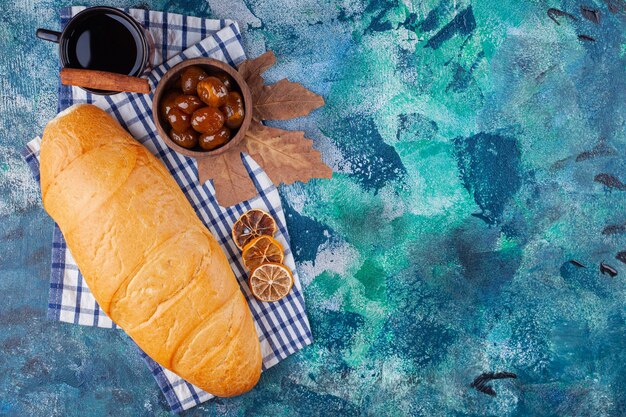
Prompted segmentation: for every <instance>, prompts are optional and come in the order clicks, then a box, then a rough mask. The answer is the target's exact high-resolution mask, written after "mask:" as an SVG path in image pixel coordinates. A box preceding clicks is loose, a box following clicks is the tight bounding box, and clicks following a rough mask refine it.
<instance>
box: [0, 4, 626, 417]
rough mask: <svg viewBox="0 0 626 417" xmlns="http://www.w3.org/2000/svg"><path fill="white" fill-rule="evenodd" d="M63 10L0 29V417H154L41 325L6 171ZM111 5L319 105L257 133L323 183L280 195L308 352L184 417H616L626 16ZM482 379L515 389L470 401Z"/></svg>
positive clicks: (37, 227) (119, 357) (15, 187)
mask: <svg viewBox="0 0 626 417" xmlns="http://www.w3.org/2000/svg"><path fill="white" fill-rule="evenodd" d="M70 4H71V3H70V2H67V1H59V0H46V1H43V0H34V1H25V0H16V1H7V2H3V3H2V13H0V52H1V53H0V80H1V82H2V85H1V89H0V294H2V299H1V300H2V301H1V302H0V352H1V354H0V415H7V416H102V415H112V416H152V415H167V414H168V411H167V406H166V404H165V401H164V399H163V398H162V396H161V395H160V393H159V390H158V388H157V386H156V383H155V382H154V380H153V379H152V377H151V376H150V374H149V372H148V371H147V369H146V367H145V366H144V364H143V362H142V361H141V360H140V359H139V357H138V355H137V354H136V352H135V350H134V348H133V347H132V346H131V344H130V343H129V342H128V339H127V338H126V337H125V336H124V335H123V334H121V333H119V332H114V331H107V330H103V329H93V328H84V327H81V326H73V325H68V324H60V323H54V322H48V321H46V320H45V319H44V317H45V311H46V304H47V288H48V272H49V263H50V236H51V233H52V221H51V220H50V219H49V218H48V217H47V215H46V214H45V213H44V212H43V210H42V208H41V206H40V201H39V195H38V188H37V185H36V184H35V183H34V182H33V180H32V179H31V177H30V174H29V172H28V169H27V167H26V165H25V164H24V163H23V162H22V161H21V158H20V157H19V152H18V151H19V149H20V148H21V147H22V146H23V145H24V144H25V143H26V142H27V141H28V140H29V139H30V138H32V137H33V136H34V135H36V134H39V133H40V132H41V130H42V129H43V127H44V125H45V123H46V121H47V120H48V119H50V118H51V117H53V116H54V113H55V108H56V86H57V63H58V58H57V55H56V50H55V48H54V47H53V45H51V44H48V43H44V42H41V41H36V40H35V39H34V36H33V35H34V32H35V29H36V28H38V27H47V28H52V29H54V28H58V24H57V15H56V11H55V9H56V8H57V7H60V6H66V5H70ZM84 4H87V5H96V4H98V3H96V2H94V1H90V2H87V3H84ZM109 4H110V5H114V6H122V7H148V8H151V9H155V10H166V11H171V12H178V13H187V14H190V15H197V16H208V17H224V18H226V17H228V18H234V19H237V20H238V21H239V22H240V25H241V28H242V30H243V32H244V36H245V42H246V46H247V50H248V52H249V53H250V55H252V56H255V55H258V54H260V53H261V52H263V51H265V50H266V49H272V50H274V51H275V53H276V55H277V57H278V63H277V65H276V66H275V67H274V68H272V69H271V70H270V71H268V77H267V78H268V79H269V80H270V81H275V80H277V79H280V78H283V77H285V76H288V77H289V78H290V79H291V80H293V81H299V82H302V83H303V84H305V85H306V86H307V87H309V88H310V89H312V90H313V91H316V92H317V93H320V94H322V95H323V96H324V97H325V98H326V101H327V105H326V106H325V107H324V108H322V109H320V110H318V111H316V112H314V113H313V114H312V115H311V116H310V117H307V118H303V119H297V120H293V121H288V122H280V123H276V125H280V126H282V127H285V128H290V129H295V128H298V129H303V130H305V131H306V132H307V135H308V136H309V137H311V138H312V139H314V140H315V143H316V147H317V148H318V149H320V150H321V152H322V155H323V158H324V160H325V161H326V162H328V163H329V164H330V165H331V166H332V167H333V169H334V170H335V172H336V174H335V176H334V178H333V180H332V181H311V182H310V183H308V184H304V185H303V184H296V185H292V186H289V187H282V188H281V195H282V197H283V202H284V205H285V209H286V210H287V214H288V222H289V228H290V231H291V235H292V239H293V242H292V245H293V248H294V251H295V254H296V260H297V262H298V268H299V271H300V273H301V276H302V280H303V284H304V287H305V295H306V298H307V305H308V309H309V316H310V320H311V324H312V328H313V334H314V337H315V338H316V342H315V344H314V345H312V346H310V347H308V348H306V349H305V350H303V351H302V352H300V353H299V354H297V355H294V356H292V357H290V358H289V359H287V360H286V361H284V362H283V363H281V364H280V365H278V366H276V367H274V368H272V369H271V370H269V371H268V372H266V373H265V374H264V375H263V376H262V378H261V381H260V383H259V385H258V386H257V387H256V388H255V389H254V390H253V391H251V392H250V393H248V394H246V395H243V396H241V397H238V398H233V399H219V400H215V401H211V402H209V403H207V404H205V405H202V406H200V407H197V408H195V409H193V410H190V411H189V412H187V413H185V414H186V415H189V416H200V415H228V416H244V415H246V416H247V415H275V416H293V415H325V416H330V415H423V416H447V415H459V416H531V415H532V416H624V415H626V284H625V282H626V280H625V279H626V264H625V262H626V252H625V251H626V210H625V209H626V200H625V194H624V193H625V192H626V170H625V169H624V168H625V157H626V147H625V144H626V127H625V126H626V123H625V115H626V2H625V1H624V0H588V1H585V2H581V1H570V0H561V1H558V0H555V1H523V2H522V1H510V2H502V1H497V0H481V1H473V2H469V1H467V0H457V1H445V0H425V1H405V2H399V1H390V0H373V1H366V0H326V1H317V0H303V1H297V0H276V1H275V0H246V1H243V0H228V1H223V0H220V1H215V0H208V1H207V2H202V1H182V0H181V1H176V0H172V1H148V2H143V3H140V4H139V3H132V2H124V1H116V2H113V3H109ZM581 5H583V6H587V7H590V8H594V9H597V10H599V12H600V22H599V23H594V22H592V21H590V20H588V19H585V18H584V17H583V13H582V11H581V8H580V7H581ZM551 7H553V8H558V9H560V10H564V11H566V12H568V13H570V14H571V16H572V17H571V18H569V17H567V16H561V17H557V18H556V19H557V21H558V22H559V23H560V24H557V23H556V22H554V21H553V20H551V19H550V18H549V17H548V14H547V10H548V9H549V8H551ZM579 35H587V36H589V37H591V38H593V39H594V40H595V41H592V40H588V39H587V40H586V39H580V38H579ZM572 259H575V260H577V261H578V262H580V263H582V264H583V265H585V266H586V268H581V267H578V266H576V265H574V264H572V263H570V262H569V261H570V260H572ZM601 262H606V263H607V264H609V265H610V266H612V267H613V268H615V269H616V270H617V272H618V275H617V276H616V277H614V278H612V277H610V276H608V275H606V274H601V273H600V271H599V265H600V263H601ZM489 371H508V372H514V373H516V374H517V379H515V380H502V381H496V382H493V387H494V389H495V391H496V392H497V396H495V397H491V396H488V395H486V394H483V393H480V392H478V391H477V390H474V389H472V388H471V387H470V383H471V382H472V381H473V380H474V378H475V377H477V376H478V375H480V374H481V373H483V372H489Z"/></svg>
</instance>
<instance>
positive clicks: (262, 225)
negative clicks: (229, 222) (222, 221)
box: [233, 209, 278, 249]
mask: <svg viewBox="0 0 626 417" xmlns="http://www.w3.org/2000/svg"><path fill="white" fill-rule="evenodd" d="M276 229H278V227H277V226H276V222H275V221H274V219H273V218H272V216H270V215H269V214H267V213H266V212H264V211H263V210H259V209H252V210H248V211H246V212H245V213H243V214H242V215H241V217H239V219H238V220H237V221H236V222H235V224H234V225H233V240H234V241H235V244H236V245H237V247H238V248H239V249H242V248H243V247H244V246H246V244H247V243H248V242H250V241H251V240H252V239H254V238H255V237H259V236H263V235H267V236H274V233H276Z"/></svg>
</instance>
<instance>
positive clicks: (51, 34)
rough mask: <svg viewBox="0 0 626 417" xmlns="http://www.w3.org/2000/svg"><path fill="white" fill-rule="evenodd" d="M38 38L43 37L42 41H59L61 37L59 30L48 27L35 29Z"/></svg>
mask: <svg viewBox="0 0 626 417" xmlns="http://www.w3.org/2000/svg"><path fill="white" fill-rule="evenodd" d="M35 35H36V36H37V37H38V38H39V39H43V40H44V41H49V42H54V43H59V40H60V39H61V32H56V31H54V30H48V29H37V33H36V34H35Z"/></svg>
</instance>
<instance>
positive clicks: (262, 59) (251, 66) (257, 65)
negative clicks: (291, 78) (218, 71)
mask: <svg viewBox="0 0 626 417" xmlns="http://www.w3.org/2000/svg"><path fill="white" fill-rule="evenodd" d="M275 62H276V56H275V55H274V52H272V51H267V52H266V53H264V54H263V55H260V56H258V57H256V58H254V59H248V60H246V61H243V62H242V63H241V64H240V65H239V68H238V69H237V70H238V71H239V74H241V76H242V77H243V79H244V80H245V81H246V84H248V87H249V88H250V93H252V99H253V101H256V99H257V97H258V96H259V94H260V93H261V91H262V90H263V85H264V84H265V80H264V79H263V77H262V76H261V74H262V73H263V72H265V71H266V70H267V69H268V68H269V67H271V66H272V65H274V63H275Z"/></svg>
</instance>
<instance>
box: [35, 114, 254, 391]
mask: <svg viewBox="0 0 626 417" xmlns="http://www.w3.org/2000/svg"><path fill="white" fill-rule="evenodd" d="M41 192H42V200H43V205H44V208H45V209H46V211H47V212H48V213H49V214H50V216H52V218H53V219H54V220H55V221H56V222H57V223H58V225H59V227H60V228H61V231H62V232H63V235H64V237H65V239H66V241H67V245H68V247H69V249H70V251H71V252H72V255H73V256H74V258H75V259H76V262H77V263H78V266H79V268H80V270H81V273H82V274H83V276H84V278H85V280H86V281H87V284H88V285H89V289H90V290H91V292H92V293H93V295H94V297H95V298H96V300H97V301H98V303H99V304H100V306H101V307H102V309H103V310H104V311H105V312H106V314H107V315H108V316H109V317H110V318H111V319H112V320H113V321H114V322H115V323H117V324H118V325H119V326H120V327H121V328H122V329H124V330H125V331H126V333H128V334H129V335H130V337H131V338H132V339H133V340H134V341H135V342H136V343H137V344H138V345H139V347H140V348H141V349H142V350H143V351H144V352H146V353H147V354H148V355H149V356H150V357H151V358H153V359H154V360H155V361H157V362H158V363H159V364H161V365H162V366H164V367H165V368H168V369H170V370H172V371H173V372H175V373H176V374H178V375H180V376H181V377H182V378H184V379H186V380H187V381H189V382H191V383H192V384H194V385H196V386H198V387H200V388H202V389H204V390H206V391H208V392H210V393H211V394H214V395H217V396H221V397H230V396H234V395H239V394H241V393H243V392H246V391H248V390H249V389H251V388H252V387H253V386H254V385H255V384H256V383H257V381H258V379H259V375H260V373H261V349H260V345H259V339H258V336H257V334H256V330H255V327H254V322H253V320H252V315H251V314H250V310H249V308H248V305H247V303H246V300H245V298H244V296H243V294H242V293H241V290H240V288H239V285H238V284H237V280H236V279H235V276H234V275H233V272H232V270H231V268H230V265H229V263H228V260H227V259H226V256H225V255H224V253H223V251H222V249H221V248H220V247H219V245H218V243H217V242H216V241H215V239H214V238H213V236H212V235H211V233H210V232H209V231H208V230H207V229H206V228H205V227H204V225H203V224H202V223H201V222H200V220H199V219H198V217H197V216H196V214H195V212H194V210H193V208H192V207H191V205H190V204H189V202H188V201H187V199H186V198H185V196H184V195H183V193H182V192H181V190H180V189H179V187H178V185H177V184H176V182H175V181H174V179H173V178H172V176H171V175H170V174H169V172H168V171H167V170H166V169H165V167H164V166H163V165H162V164H161V163H160V162H159V161H158V160H157V159H156V158H155V157H154V156H153V155H152V154H151V153H150V152H148V150H147V149H145V148H144V147H143V146H142V145H141V144H139V143H138V142H137V141H135V140H134V139H133V138H132V137H131V136H130V135H129V134H128V133H127V132H126V131H125V130H124V129H122V127H121V126H120V125H119V124H118V123H117V122H116V121H115V120H114V119H113V118H111V117H110V116H109V115H108V114H107V113H106V112H104V111H102V110H100V109H99V108H97V107H95V106H93V105H79V106H73V107H71V108H70V109H68V110H67V111H65V112H64V113H63V114H61V115H60V116H57V117H56V118H55V119H53V120H52V121H50V123H49V124H48V126H46V129H45V131H44V134H43V140H42V145H41Z"/></svg>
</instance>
